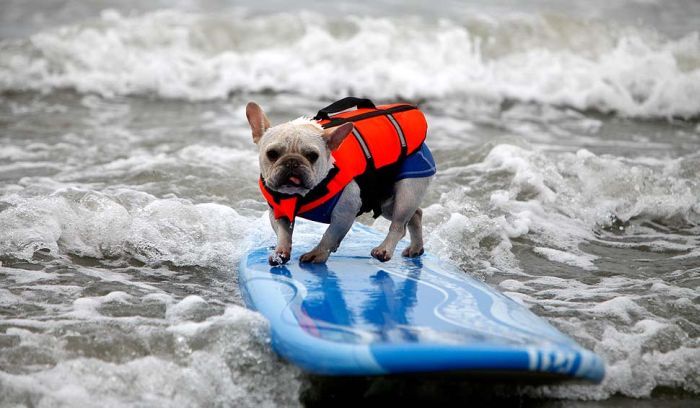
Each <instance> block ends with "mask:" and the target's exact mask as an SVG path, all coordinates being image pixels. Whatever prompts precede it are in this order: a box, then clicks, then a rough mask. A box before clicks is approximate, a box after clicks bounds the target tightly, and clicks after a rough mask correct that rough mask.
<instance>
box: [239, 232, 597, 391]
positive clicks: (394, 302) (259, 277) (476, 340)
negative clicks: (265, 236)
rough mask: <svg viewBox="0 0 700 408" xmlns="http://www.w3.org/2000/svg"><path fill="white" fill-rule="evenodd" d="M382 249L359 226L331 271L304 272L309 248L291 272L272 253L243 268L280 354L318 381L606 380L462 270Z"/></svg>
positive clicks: (544, 327) (312, 267)
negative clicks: (271, 261)
mask: <svg viewBox="0 0 700 408" xmlns="http://www.w3.org/2000/svg"><path fill="white" fill-rule="evenodd" d="M301 223H303V222H297V229H298V228H299V224H301ZM306 227H307V228H316V227H309V226H308V225H307V226H306ZM316 229H318V235H317V236H316V237H315V239H320V236H321V233H322V232H323V229H322V228H316ZM383 239H384V235H383V234H381V233H379V232H377V231H375V230H373V229H371V228H368V227H365V226H362V225H360V224H357V223H356V225H355V226H353V229H352V230H351V231H350V233H349V234H348V236H347V237H346V238H345V240H344V241H343V242H342V243H341V246H340V248H339V250H338V252H336V253H334V254H332V255H331V257H330V258H329V260H328V262H327V263H326V264H325V265H319V264H300V263H299V261H298V259H299V255H300V254H302V253H304V252H306V251H307V250H309V249H310V248H311V247H312V244H311V243H309V244H307V245H304V243H303V242H302V243H299V242H295V247H294V254H293V258H292V260H291V261H290V262H289V263H288V264H287V265H284V266H278V267H271V266H270V265H268V261H267V257H268V254H269V252H270V250H271V249H270V248H269V247H261V248H258V249H255V250H252V251H250V252H249V253H248V254H247V256H245V257H244V258H243V259H242V261H241V265H240V266H241V267H240V272H239V285H240V288H241V293H242V294H243V298H244V300H245V302H246V304H247V305H248V307H250V308H252V309H254V310H257V311H259V312H260V313H262V314H263V315H264V316H265V317H266V318H267V319H268V320H269V322H270V330H271V333H270V334H271V340H272V346H273V348H274V349H275V351H277V352H278V353H279V354H280V355H281V356H282V357H284V358H285V359H287V360H289V361H291V362H293V363H295V364H297V365H298V366H300V367H301V368H302V369H304V370H306V371H308V372H310V373H313V374H320V375H387V374H405V373H427V372H434V373H439V372H460V373H468V374H477V375H478V374H479V373H484V374H485V373H488V374H489V377H493V376H496V377H498V376H500V375H503V376H504V378H505V377H509V378H513V377H514V376H515V377H516V378H517V376H523V378H525V377H527V378H532V377H541V378H543V379H545V378H546V379H556V380H560V379H582V380H588V381H592V382H600V381H601V380H602V378H603V376H604V373H605V367H604V364H603V362H602V360H601V359H600V358H599V357H598V356H597V355H595V354H593V353H592V352H590V351H588V350H586V349H584V348H582V347H580V346H579V345H578V344H576V342H574V341H573V340H572V339H571V338H569V337H567V336H565V335H564V334H562V333H561V332H559V331H558V330H557V329H555V328H554V327H552V326H551V325H550V324H548V323H547V322H546V321H544V320H543V319H541V318H539V317H537V316H536V315H534V314H533V313H531V312H530V311H529V310H528V309H527V308H525V307H524V306H522V305H520V304H518V303H517V302H515V301H513V300H512V299H510V298H508V297H506V296H505V295H503V294H501V293H499V292H498V291H496V290H494V289H492V288H491V287H489V286H488V285H486V284H484V283H482V282H480V281H478V280H476V279H473V278H471V277H470V276H469V275H468V274H466V273H465V272H463V271H460V270H459V269H458V268H456V267H455V266H453V265H451V264H449V263H447V262H443V261H441V260H440V259H438V258H436V257H434V256H431V255H427V254H426V255H424V256H421V257H420V258H403V257H401V256H400V253H401V252H400V251H401V248H402V245H403V246H405V245H406V243H405V242H402V244H401V245H400V246H399V248H398V249H397V252H396V255H395V257H394V258H393V259H392V260H391V261H389V262H386V263H380V262H378V261H376V260H375V259H373V258H371V257H370V256H369V251H370V249H371V248H373V247H374V246H375V245H377V244H378V243H380V242H381V241H382V240H383ZM302 241H303V240H302ZM309 241H311V239H309Z"/></svg>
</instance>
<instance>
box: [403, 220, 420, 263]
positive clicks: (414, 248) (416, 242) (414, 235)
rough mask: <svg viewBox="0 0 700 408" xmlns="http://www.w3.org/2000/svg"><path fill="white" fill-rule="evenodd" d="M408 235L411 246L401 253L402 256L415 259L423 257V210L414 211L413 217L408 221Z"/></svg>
mask: <svg viewBox="0 0 700 408" xmlns="http://www.w3.org/2000/svg"><path fill="white" fill-rule="evenodd" d="M407 226H408V234H409V235H410V237H411V244H410V245H409V246H407V247H406V249H404V250H403V252H402V253H401V255H402V256H406V257H410V258H413V257H416V256H421V255H423V252H425V251H424V250H423V210H421V209H420V208H417V209H416V212H415V213H413V216H412V217H411V219H410V220H408V225H407Z"/></svg>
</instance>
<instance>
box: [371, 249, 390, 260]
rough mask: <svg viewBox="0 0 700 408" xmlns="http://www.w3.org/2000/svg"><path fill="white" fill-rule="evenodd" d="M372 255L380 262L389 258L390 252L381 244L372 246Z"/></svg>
mask: <svg viewBox="0 0 700 408" xmlns="http://www.w3.org/2000/svg"><path fill="white" fill-rule="evenodd" d="M371 254H372V257H374V258H376V259H377V260H379V261H380V262H386V261H388V260H390V259H391V255H392V253H391V252H389V251H388V250H387V249H386V248H384V247H383V246H378V247H376V248H374V249H373V250H372V252H371Z"/></svg>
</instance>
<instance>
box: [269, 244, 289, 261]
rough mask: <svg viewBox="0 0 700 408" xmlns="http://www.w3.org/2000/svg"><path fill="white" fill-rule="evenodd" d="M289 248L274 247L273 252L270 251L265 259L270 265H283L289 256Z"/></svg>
mask: <svg viewBox="0 0 700 408" xmlns="http://www.w3.org/2000/svg"><path fill="white" fill-rule="evenodd" d="M291 252H292V250H291V248H279V247H278V248H275V252H273V253H271V254H270V256H269V257H268V258H267V261H268V262H269V263H270V265H272V266H277V265H284V264H286V263H287V262H288V261H289V259H290V258H291V255H290V254H291Z"/></svg>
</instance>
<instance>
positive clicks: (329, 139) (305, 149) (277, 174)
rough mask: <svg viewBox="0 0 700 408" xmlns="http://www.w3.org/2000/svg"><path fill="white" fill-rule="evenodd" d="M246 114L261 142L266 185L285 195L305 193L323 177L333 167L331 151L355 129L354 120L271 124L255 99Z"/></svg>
mask: <svg viewBox="0 0 700 408" xmlns="http://www.w3.org/2000/svg"><path fill="white" fill-rule="evenodd" d="M245 113H246V117H247V118H248V123H249V124H250V129H251V130H252V131H253V142H255V144H257V145H258V149H259V160H260V173H261V174H262V177H263V180H265V185H266V186H267V187H268V188H270V189H271V190H274V191H278V192H280V193H284V194H301V195H305V194H306V193H308V192H309V191H310V190H311V189H312V188H314V187H315V186H316V185H317V184H318V183H319V182H321V180H323V179H324V178H325V177H326V175H328V171H329V170H330V169H331V167H332V166H333V158H332V157H331V151H333V150H334V149H336V148H337V147H338V146H340V143H341V142H342V141H343V140H344V139H345V138H346V137H347V136H348V134H350V132H352V128H353V125H352V123H345V124H343V125H340V126H338V127H335V128H331V129H325V130H324V129H323V128H322V127H321V126H320V125H319V124H318V123H317V122H316V121H314V120H310V119H305V118H299V119H295V120H293V121H291V122H286V123H282V124H279V125H277V126H270V121H269V120H268V119H267V116H266V115H265V112H263V110H262V108H260V106H258V104H256V103H255V102H250V103H248V105H247V106H246V112H245Z"/></svg>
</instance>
